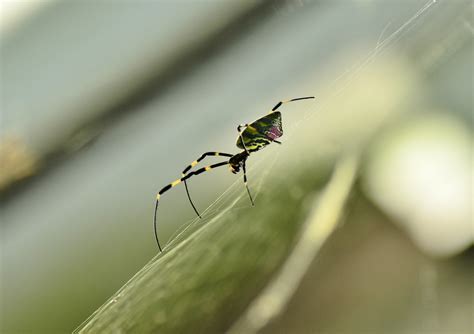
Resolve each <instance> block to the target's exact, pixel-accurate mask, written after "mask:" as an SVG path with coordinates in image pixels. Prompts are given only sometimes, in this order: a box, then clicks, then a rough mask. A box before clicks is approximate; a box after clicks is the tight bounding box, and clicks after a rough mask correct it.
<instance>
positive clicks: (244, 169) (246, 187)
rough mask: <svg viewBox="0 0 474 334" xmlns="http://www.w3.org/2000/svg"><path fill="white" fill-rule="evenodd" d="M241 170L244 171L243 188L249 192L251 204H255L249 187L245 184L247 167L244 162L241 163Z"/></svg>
mask: <svg viewBox="0 0 474 334" xmlns="http://www.w3.org/2000/svg"><path fill="white" fill-rule="evenodd" d="M242 170H243V171H244V184H245V189H247V194H249V198H250V202H252V206H254V205H255V203H254V201H253V198H252V195H251V194H250V190H249V187H248V185H247V169H246V168H245V163H244V164H243V165H242Z"/></svg>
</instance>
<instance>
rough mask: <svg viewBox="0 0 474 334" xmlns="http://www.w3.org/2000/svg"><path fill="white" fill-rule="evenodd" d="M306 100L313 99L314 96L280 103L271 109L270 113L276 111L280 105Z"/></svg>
mask: <svg viewBox="0 0 474 334" xmlns="http://www.w3.org/2000/svg"><path fill="white" fill-rule="evenodd" d="M307 99H314V96H306V97H297V98H295V99H291V100H284V101H280V102H278V103H277V104H276V105H275V106H274V107H273V108H272V111H270V112H273V111H275V110H277V109H278V107H279V106H281V105H282V104H285V103H288V102H293V101H298V100H307Z"/></svg>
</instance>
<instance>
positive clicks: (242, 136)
mask: <svg viewBox="0 0 474 334" xmlns="http://www.w3.org/2000/svg"><path fill="white" fill-rule="evenodd" d="M306 99H314V96H306V97H298V98H295V99H291V100H285V101H280V102H278V103H277V104H276V105H275V106H274V107H273V108H272V110H271V111H270V112H269V113H268V114H267V115H265V116H263V117H260V118H259V119H257V120H256V121H253V122H252V123H250V124H240V125H239V126H237V131H238V132H239V136H238V137H237V143H236V145H237V147H238V148H240V149H243V151H242V152H240V153H237V154H231V153H222V152H206V153H203V154H202V155H201V156H200V157H199V158H198V159H197V160H194V161H193V162H191V164H190V165H189V166H187V167H186V168H185V169H184V170H183V172H182V174H181V178H179V179H177V180H175V181H173V182H171V183H170V184H168V185H167V186H165V187H163V188H162V189H161V190H160V191H159V192H158V194H157V195H156V204H155V214H154V217H153V227H154V231H155V238H156V243H157V244H158V249H159V250H160V252H161V251H162V249H161V246H160V241H159V240H158V232H157V227H156V212H157V210H158V202H159V200H160V197H161V195H163V194H164V193H165V192H167V191H168V190H170V189H171V188H173V187H175V186H177V185H178V184H180V183H181V182H183V183H184V187H185V189H186V194H187V196H188V199H189V202H190V203H191V206H192V207H193V209H194V212H196V214H197V215H198V217H199V218H201V215H200V214H199V212H198V210H197V209H196V207H195V206H194V203H193V201H192V200H191V196H190V195H189V190H188V184H187V183H186V180H188V179H189V178H191V177H192V176H194V175H199V174H201V173H204V172H207V171H209V170H211V169H214V168H218V167H222V166H226V165H228V166H229V169H230V171H231V172H232V173H234V174H237V173H238V172H240V169H242V171H243V174H244V185H245V189H247V194H248V195H249V199H250V202H251V203H252V206H253V205H255V203H254V201H253V198H252V195H251V193H250V190H249V187H248V185H247V171H246V168H245V163H246V161H247V158H248V157H249V155H250V154H251V153H253V152H256V151H258V150H261V149H262V148H264V147H265V146H267V145H269V144H271V143H272V142H274V143H277V144H281V142H279V141H278V140H277V138H279V137H281V136H282V135H283V128H282V122H281V113H280V111H278V110H277V109H278V108H279V107H280V106H281V105H282V104H285V103H288V102H293V101H298V100H306ZM208 156H222V157H228V158H229V160H227V161H223V162H219V163H216V164H213V165H209V166H206V167H203V168H200V169H198V170H195V171H192V172H190V170H191V168H193V167H194V166H196V165H197V164H198V163H199V162H201V161H202V160H203V159H204V158H206V157H208Z"/></svg>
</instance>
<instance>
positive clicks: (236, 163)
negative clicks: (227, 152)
mask: <svg viewBox="0 0 474 334" xmlns="http://www.w3.org/2000/svg"><path fill="white" fill-rule="evenodd" d="M247 157H248V154H247V152H245V151H244V152H242V153H238V154H236V155H234V156H233V157H231V158H230V159H229V166H230V171H231V172H232V173H234V174H237V173H238V172H240V168H243V167H244V164H245V161H246V160H247Z"/></svg>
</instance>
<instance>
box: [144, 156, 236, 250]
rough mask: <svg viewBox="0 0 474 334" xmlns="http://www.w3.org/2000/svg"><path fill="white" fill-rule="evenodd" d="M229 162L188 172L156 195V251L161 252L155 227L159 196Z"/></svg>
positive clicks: (154, 218) (154, 217) (156, 231)
mask: <svg viewBox="0 0 474 334" xmlns="http://www.w3.org/2000/svg"><path fill="white" fill-rule="evenodd" d="M228 164H229V162H227V161H224V162H219V163H217V164H213V165H210V166H206V167H203V168H200V169H198V170H196V171H194V172H190V173H188V174H186V175H185V176H183V177H182V178H180V179H177V180H175V181H173V182H171V183H170V184H168V185H167V186H165V187H163V188H162V189H161V190H160V191H159V192H158V194H157V195H156V203H155V214H154V216H153V229H154V231H155V239H156V243H157V244H158V249H159V250H160V252H161V251H162V249H161V245H160V241H159V239H158V230H157V225H156V212H157V211H158V202H159V201H160V197H161V195H163V194H164V193H165V192H167V191H168V190H170V189H171V188H173V187H175V186H177V185H178V184H180V183H181V182H184V181H186V180H187V179H189V178H190V177H192V176H194V175H199V174H201V173H204V172H207V171H209V170H211V169H213V168H217V167H221V166H226V165H228Z"/></svg>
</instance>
